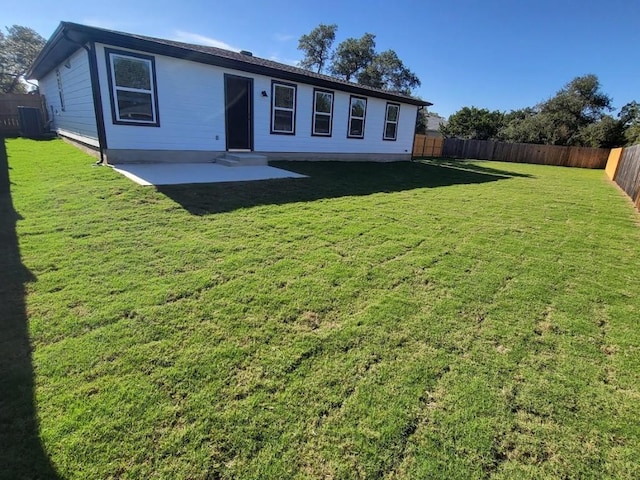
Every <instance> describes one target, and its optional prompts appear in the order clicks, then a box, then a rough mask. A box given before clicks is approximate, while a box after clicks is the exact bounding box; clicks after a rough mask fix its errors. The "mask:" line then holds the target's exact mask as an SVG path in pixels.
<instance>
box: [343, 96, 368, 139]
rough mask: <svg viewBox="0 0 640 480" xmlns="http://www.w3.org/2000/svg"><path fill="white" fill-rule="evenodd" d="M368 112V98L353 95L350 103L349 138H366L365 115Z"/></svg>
mask: <svg viewBox="0 0 640 480" xmlns="http://www.w3.org/2000/svg"><path fill="white" fill-rule="evenodd" d="M366 113H367V99H366V98H362V97H351V102H350V105H349V132H348V135H347V137H349V138H364V117H365V115H366Z"/></svg>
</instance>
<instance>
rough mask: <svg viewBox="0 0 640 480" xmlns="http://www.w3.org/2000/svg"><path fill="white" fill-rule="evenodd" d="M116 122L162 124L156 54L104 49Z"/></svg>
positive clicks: (148, 124) (112, 111)
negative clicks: (153, 55)
mask: <svg viewBox="0 0 640 480" xmlns="http://www.w3.org/2000/svg"><path fill="white" fill-rule="evenodd" d="M105 52H106V54H107V70H108V74H109V93H110V95H111V113H112V117H113V123H115V124H122V125H145V126H152V127H157V126H160V121H159V118H158V93H157V89H156V73H155V61H154V58H153V57H149V56H146V55H140V54H137V53H131V52H121V51H117V50H111V49H105Z"/></svg>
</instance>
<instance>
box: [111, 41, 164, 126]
mask: <svg viewBox="0 0 640 480" xmlns="http://www.w3.org/2000/svg"><path fill="white" fill-rule="evenodd" d="M104 54H105V60H106V63H107V80H108V82H109V100H110V101H111V119H112V121H113V124H114V125H130V126H135V127H159V126H160V109H159V108H158V82H157V80H156V79H157V77H156V61H155V57H153V56H151V55H143V54H141V53H137V52H129V51H126V50H116V49H113V48H105V49H104ZM112 55H116V56H119V57H129V58H133V59H137V60H146V61H148V62H149V63H150V66H151V71H150V81H151V83H152V85H151V89H149V92H150V93H151V96H152V99H151V106H152V109H153V112H154V113H155V118H154V119H153V121H151V122H146V121H143V120H122V119H121V118H118V117H119V116H120V115H119V113H120V112H119V110H118V107H117V100H116V98H117V95H116V89H119V88H122V87H118V86H116V85H115V80H114V73H115V72H114V71H113V69H112V68H111V58H112ZM125 91H126V90H125Z"/></svg>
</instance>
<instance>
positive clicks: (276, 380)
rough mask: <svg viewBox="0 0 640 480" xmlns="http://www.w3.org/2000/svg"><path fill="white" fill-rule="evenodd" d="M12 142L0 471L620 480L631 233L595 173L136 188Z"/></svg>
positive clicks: (332, 176)
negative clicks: (12, 213) (14, 234)
mask: <svg viewBox="0 0 640 480" xmlns="http://www.w3.org/2000/svg"><path fill="white" fill-rule="evenodd" d="M6 144H7V151H8V158H9V166H10V170H9V176H10V181H11V185H10V187H11V199H9V200H7V198H5V197H2V198H3V199H4V202H5V203H4V205H5V210H3V212H4V211H8V210H7V208H8V207H7V205H9V206H10V203H7V202H8V201H11V200H12V202H13V209H15V211H16V212H17V215H16V216H15V225H16V226H15V228H16V232H17V240H18V242H17V243H16V242H13V243H11V242H12V241H13V240H12V238H13V237H11V235H10V233H11V232H9V233H7V234H6V235H5V236H4V237H1V238H2V240H3V242H4V243H5V245H4V246H3V248H4V249H5V250H6V251H7V252H8V253H7V255H5V257H4V258H5V263H6V264H8V265H9V267H10V268H7V269H6V270H5V276H6V279H7V282H8V285H9V287H6V288H4V289H3V288H2V287H0V295H3V297H0V302H2V303H5V302H8V303H5V305H8V304H9V303H11V305H12V308H10V309H9V315H8V317H7V318H6V319H5V321H4V322H3V324H4V325H3V326H2V327H1V328H2V329H3V330H4V331H3V332H2V337H4V339H3V340H0V345H1V346H2V347H1V348H2V349H3V351H4V350H6V352H8V354H7V353H5V354H4V355H2V357H3V358H2V360H0V367H1V368H2V371H0V382H2V383H0V389H1V390H3V393H2V397H0V399H1V400H3V405H2V408H3V409H4V413H3V414H2V419H3V422H4V426H3V432H4V433H0V439H1V440H2V445H1V447H2V448H0V460H1V461H0V463H1V464H3V465H5V466H8V467H4V468H2V469H0V477H2V478H30V477H31V476H35V475H40V476H41V478H42V477H48V476H54V475H57V476H58V477H59V478H64V479H87V478H96V479H97V478H100V479H107V478H114V479H115V478H127V479H129V478H131V479H137V478H144V479H154V478H163V479H164V478H166V479H215V478H220V479H231V478H256V479H257V478H277V479H284V478H325V479H331V478H334V479H356V478H358V479H359V478H367V479H373V478H385V479H414V478H442V479H455V478H460V479H468V478H496V479H506V478H509V479H522V478H580V479H586V478H593V479H603V478H612V479H613V478H615V479H633V478H640V465H639V463H638V458H640V457H639V456H638V455H639V452H640V422H639V421H638V418H639V414H640V408H639V406H640V378H639V376H640V351H639V347H640V333H639V332H640V328H639V325H638V323H639V322H638V320H639V318H640V295H639V293H640V226H639V224H640V222H639V216H638V214H637V213H636V212H635V211H634V210H633V207H632V206H631V204H630V202H629V201H628V200H627V199H626V198H625V197H624V196H623V194H622V193H620V191H619V190H617V189H616V188H615V187H614V186H613V185H612V184H611V183H610V182H608V181H607V180H606V179H605V174H604V172H603V171H592V170H581V169H568V168H561V167H547V166H537V165H535V166H534V165H523V164H506V163H498V162H480V161H446V160H442V161H435V160H434V161H427V160H425V161H421V162H413V163H409V162H404V163H398V164H365V163H357V164H344V163H279V164H278V166H280V167H283V168H288V169H290V170H293V171H296V172H300V173H304V174H307V175H309V176H310V177H309V178H307V179H286V180H273V181H263V182H253V183H243V184H218V185H216V184H210V185H192V186H173V187H161V188H158V189H155V188H153V187H140V186H138V185H135V184H133V183H132V182H130V181H129V180H127V179H125V178H124V177H121V176H120V175H118V174H117V173H116V172H114V171H113V170H111V169H110V168H107V167H93V166H92V164H93V163H94V159H92V158H90V157H88V156H86V155H85V154H83V153H81V152H79V151H77V150H76V149H74V148H72V147H70V146H68V145H66V144H64V143H62V142H60V141H51V142H34V141H27V140H7V141H6ZM7 218H9V217H7V216H5V220H3V225H5V226H7V227H8V228H6V229H5V230H10V229H11V228H13V223H12V222H11V221H9V220H7ZM9 227H10V228H9ZM12 249H13V250H14V251H13V253H12V251H11V250H12ZM12 254H13V257H12ZM18 254H19V256H18ZM16 257H17V258H19V261H15V258H16ZM12 258H13V260H11V259H12ZM7 259H8V260H7ZM16 295H18V296H20V295H22V296H23V297H24V298H16ZM7 339H9V340H7ZM16 345H17V346H16ZM29 345H30V347H29ZM3 351H0V354H2V353H3ZM32 395H33V401H32V398H31V396H32ZM5 427H6V428H5Z"/></svg>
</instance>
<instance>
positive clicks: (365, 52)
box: [331, 33, 376, 82]
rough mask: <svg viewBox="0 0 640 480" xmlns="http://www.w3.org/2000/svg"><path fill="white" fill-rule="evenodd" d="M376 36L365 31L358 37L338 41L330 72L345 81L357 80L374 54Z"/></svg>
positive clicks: (369, 63) (371, 60)
mask: <svg viewBox="0 0 640 480" xmlns="http://www.w3.org/2000/svg"><path fill="white" fill-rule="evenodd" d="M375 48H376V36H375V35H373V34H372V33H365V34H364V35H363V36H362V37H360V38H347V39H346V40H344V41H342V42H340V43H339V44H338V47H337V48H336V51H335V53H334V54H333V59H332V63H331V73H332V74H334V75H335V76H336V77H339V78H342V79H344V80H346V81H347V82H349V81H352V80H357V78H358V75H359V74H360V73H362V72H363V71H364V70H365V69H366V68H367V67H368V66H369V65H371V62H373V59H374V57H375V55H376V50H375Z"/></svg>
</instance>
